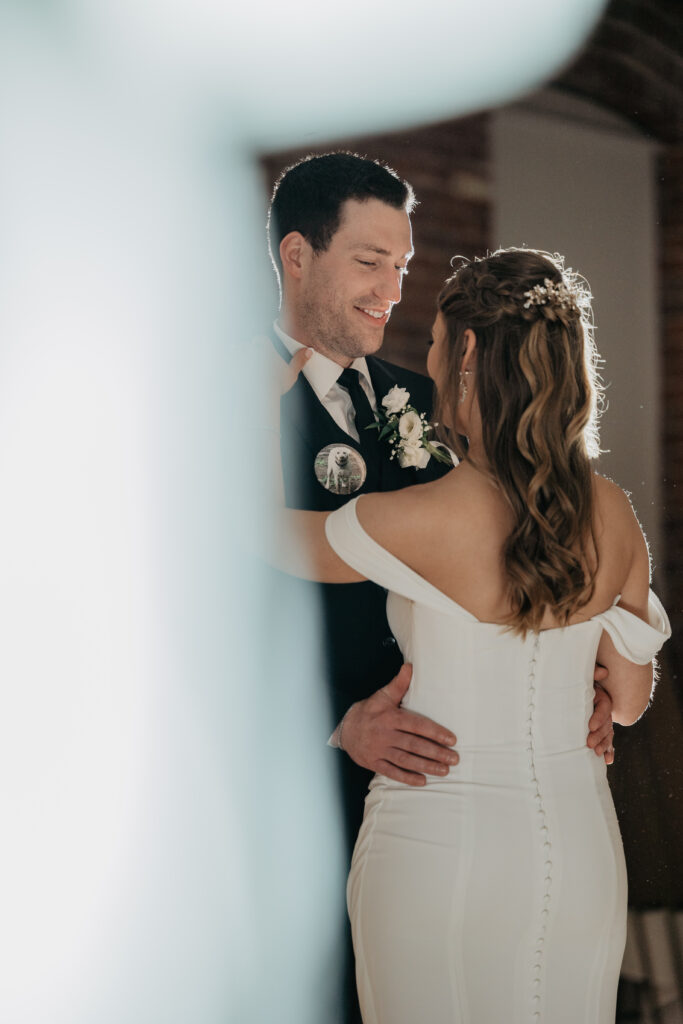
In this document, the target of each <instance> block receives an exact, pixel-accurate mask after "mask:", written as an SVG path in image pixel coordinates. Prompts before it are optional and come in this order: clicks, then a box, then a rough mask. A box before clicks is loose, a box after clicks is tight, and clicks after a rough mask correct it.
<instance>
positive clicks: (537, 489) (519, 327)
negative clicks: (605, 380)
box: [437, 249, 601, 635]
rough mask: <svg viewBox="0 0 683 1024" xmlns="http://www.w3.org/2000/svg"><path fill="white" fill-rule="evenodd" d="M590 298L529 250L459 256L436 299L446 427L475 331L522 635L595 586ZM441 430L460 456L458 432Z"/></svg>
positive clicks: (594, 380) (554, 262)
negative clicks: (508, 520) (508, 522)
mask: <svg viewBox="0 0 683 1024" xmlns="http://www.w3.org/2000/svg"><path fill="white" fill-rule="evenodd" d="M549 281H550V282H552V285H553V286H559V287H560V291H559V292H557V291H555V290H554V289H553V287H552V286H551V287H550V288H548V282H549ZM562 286H564V287H565V288H566V289H567V292H564V291H563V290H562ZM535 288H540V289H544V288H545V289H547V290H549V291H550V292H551V293H552V295H551V300H550V301H545V302H544V301H541V302H540V303H539V302H537V301H536V300H537V299H539V298H540V299H541V300H543V298H544V296H545V295H546V293H545V292H542V291H541V292H539V291H538V290H537V291H536V292H534V291H533V289H535ZM530 297H531V298H530ZM563 299H564V301H563ZM590 300H591V295H590V291H589V290H588V288H587V286H586V284H585V282H584V281H583V279H582V278H580V277H579V276H578V275H576V274H574V273H573V272H572V271H571V270H565V268H564V263H563V259H562V257H560V256H558V255H551V254H550V253H544V252H539V251H538V250H535V249H501V250H498V251H497V252H495V253H493V254H492V255H489V256H486V257H485V258H483V259H476V260H472V261H468V260H463V262H462V264H461V265H460V266H459V267H458V269H457V270H456V272H455V273H454V274H453V276H452V277H450V278H449V279H448V280H447V281H446V284H445V285H444V287H443V289H442V291H441V293H440V295H439V297H438V300H437V305H438V309H439V311H440V312H441V314H442V315H443V317H444V320H445V322H446V327H447V343H446V353H447V354H446V374H445V375H444V378H443V379H445V380H447V381H448V382H449V384H452V386H449V387H448V388H447V389H442V390H440V392H439V394H438V396H437V418H438V420H439V421H440V422H441V423H444V422H446V423H451V424H454V423H455V414H456V410H457V403H458V396H459V393H460V372H459V371H460V366H461V364H462V358H463V353H464V348H465V343H464V334H465V331H466V330H467V328H471V329H472V330H473V331H474V333H475V335H476V339H477V346H476V371H475V387H476V394H477V398H478V401H479V409H480V413H481V419H482V427H483V445H484V450H485V453H486V457H487V460H488V466H487V467H486V471H487V472H488V474H489V475H490V476H491V477H492V478H493V479H494V480H495V482H496V484H497V486H498V487H499V488H500V490H501V492H502V493H503V495H504V496H505V498H506V500H507V502H508V504H509V506H510V508H511V509H512V512H513V517H514V524H513V527H512V530H511V532H510V534H509V536H508V538H507V541H506V543H505V547H504V564H505V569H506V573H507V577H508V581H509V598H510V603H511V609H512V610H511V612H510V617H509V625H510V628H512V629H513V630H514V631H515V632H517V633H521V634H522V635H526V632H527V630H537V629H538V628H539V627H540V624H541V621H542V619H543V615H544V612H545V610H546V609H547V608H551V609H552V610H553V612H554V614H555V615H556V616H557V617H558V618H559V620H560V622H562V623H563V624H566V623H567V621H568V620H569V618H570V617H571V616H572V615H573V614H574V613H575V612H576V611H577V610H578V609H579V608H581V607H582V606H583V605H585V604H587V602H588V601H590V599H591V597H592V596H593V593H594V590H595V577H596V574H597V568H598V559H597V548H596V545H595V536H594V532H593V489H592V470H591V466H590V459H592V458H596V457H597V455H598V454H599V442H598V430H597V423H598V414H599V411H600V397H601V390H600V380H599V377H598V374H597V362H598V356H597V352H596V350H595V345H594V342H593V330H592V313H591V306H590ZM440 434H441V439H442V440H445V441H446V442H447V443H448V444H449V445H450V447H451V448H454V449H455V451H456V454H458V455H459V456H460V457H463V456H464V455H465V454H466V453H467V443H466V440H465V439H463V438H458V437H457V436H455V435H454V434H453V433H452V432H449V433H447V434H446V433H445V432H444V431H443V430H441V431H440Z"/></svg>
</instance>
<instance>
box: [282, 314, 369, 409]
mask: <svg viewBox="0 0 683 1024" xmlns="http://www.w3.org/2000/svg"><path fill="white" fill-rule="evenodd" d="M273 330H274V331H275V333H276V334H277V336H278V338H279V339H280V341H281V342H282V344H283V345H284V346H285V348H286V349H287V351H288V352H289V354H290V355H291V356H293V355H294V353H295V352H298V350H299V349H300V348H303V347H304V346H303V345H302V344H301V343H300V342H298V341H296V340H295V339H294V338H292V337H290V336H289V334H286V333H285V332H284V331H283V330H282V327H280V324H279V323H278V321H277V320H276V321H275V323H274V324H273ZM351 369H353V370H358V372H359V373H360V374H362V375H363V377H365V379H366V381H367V382H368V384H369V385H370V388H371V390H373V391H374V389H373V387H372V379H371V377H370V371H369V369H368V364H367V362H366V361H365V357H364V356H361V358H360V359H354V360H353V362H352V363H351ZM342 371H343V367H342V366H340V365H339V363H335V362H334V360H333V359H328V357H327V356H324V355H323V354H322V352H316V351H315V349H314V350H313V355H312V356H311V358H310V359H309V360H308V362H307V363H306V365H305V366H304V368H303V370H302V373H303V375H304V377H305V378H306V380H307V381H308V383H309V384H310V385H311V387H312V388H313V390H314V391H315V393H316V395H317V397H318V398H319V399H320V401H321V402H322V400H323V399H324V398H325V396H326V395H327V393H328V392H329V390H330V388H331V387H333V385H335V384H336V383H337V381H338V380H339V378H340V376H341V374H342Z"/></svg>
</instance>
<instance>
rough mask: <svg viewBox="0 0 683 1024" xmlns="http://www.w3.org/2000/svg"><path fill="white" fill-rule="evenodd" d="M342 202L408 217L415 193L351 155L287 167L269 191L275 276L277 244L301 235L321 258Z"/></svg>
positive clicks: (392, 174) (387, 171)
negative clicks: (379, 206) (375, 203)
mask: <svg viewBox="0 0 683 1024" xmlns="http://www.w3.org/2000/svg"><path fill="white" fill-rule="evenodd" d="M347 199H358V200H360V201H361V202H362V201H363V200H366V199H379V200H380V201H381V202H383V203H387V204H388V205H389V206H393V207H394V208H395V209H396V210H405V211H406V213H411V212H412V210H413V208H414V206H415V202H416V200H415V193H414V192H413V189H412V186H411V185H409V184H408V182H407V181H403V180H402V179H401V178H399V176H398V174H397V173H396V171H394V170H392V168H391V167H388V166H387V165H386V164H381V163H379V161H377V160H367V159H365V157H361V156H358V155H357V154H356V153H348V152H340V153H324V154H323V155H322V156H307V157H304V158H303V159H302V160H299V161H297V163H295V164H292V165H291V166H290V167H286V168H285V170H284V171H282V173H281V174H280V177H279V178H278V180H277V181H276V183H275V187H274V188H273V195H272V199H271V203H270V209H269V211H268V247H269V249H270V256H271V259H272V261H273V265H274V266H275V269H276V271H279V270H280V242H281V241H282V239H283V238H284V237H285V235H288V234H289V233H290V231H300V232H301V234H302V235H303V236H304V238H305V239H306V241H307V242H308V243H309V244H310V245H311V246H312V248H313V251H314V252H324V251H325V249H327V247H328V246H329V244H330V242H331V241H332V238H333V236H334V234H335V232H336V231H337V229H338V227H339V222H340V220H341V207H342V204H343V203H345V202H346V200H347Z"/></svg>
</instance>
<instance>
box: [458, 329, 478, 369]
mask: <svg viewBox="0 0 683 1024" xmlns="http://www.w3.org/2000/svg"><path fill="white" fill-rule="evenodd" d="M463 341H464V342H465V349H464V351H463V354H462V363H461V364H460V372H461V373H465V371H466V370H476V368H477V336H476V334H475V333H474V331H473V330H472V329H471V328H470V327H468V328H467V330H466V331H465V334H464V336H463Z"/></svg>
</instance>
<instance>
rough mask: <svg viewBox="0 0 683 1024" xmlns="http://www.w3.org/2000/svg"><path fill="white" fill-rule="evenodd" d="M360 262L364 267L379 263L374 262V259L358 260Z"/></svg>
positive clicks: (374, 265)
mask: <svg viewBox="0 0 683 1024" xmlns="http://www.w3.org/2000/svg"><path fill="white" fill-rule="evenodd" d="M358 262H359V263H360V264H361V265H362V266H364V267H376V266H377V264H376V263H373V262H372V260H358Z"/></svg>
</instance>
